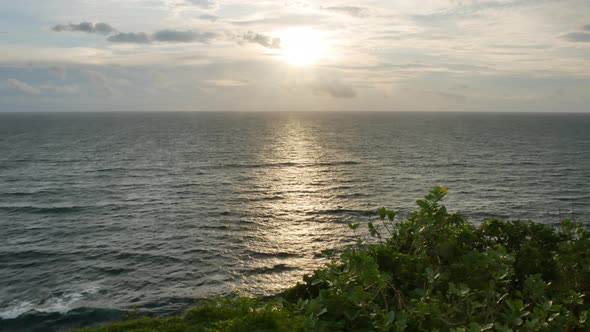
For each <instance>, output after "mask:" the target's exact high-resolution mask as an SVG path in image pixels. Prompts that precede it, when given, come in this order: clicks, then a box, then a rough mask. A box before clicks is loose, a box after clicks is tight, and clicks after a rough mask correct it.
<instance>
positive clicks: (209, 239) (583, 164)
mask: <svg viewBox="0 0 590 332" xmlns="http://www.w3.org/2000/svg"><path fill="white" fill-rule="evenodd" d="M588 184H590V116H588V115H575V114H565V115H556V114H552V115H549V114H467V113H463V114H460V113H456V114H452V113H444V114H435V113H388V114H379V113H142V114H137V113H135V114H133V113H121V114H115V113H104V114H0V318H1V319H3V320H2V321H0V329H2V326H4V328H10V329H19V328H20V329H31V328H34V327H37V328H45V329H66V328H68V327H71V326H79V325H88V324H90V323H93V322H100V321H103V320H109V319H112V318H114V317H118V316H119V315H120V312H119V311H117V310H113V309H128V308H130V307H132V306H134V305H138V306H140V307H142V308H145V309H146V310H151V311H152V312H154V313H156V314H163V313H169V312H178V311H180V310H183V309H185V308H187V307H188V306H190V305H191V303H193V299H198V298H203V297H206V296H210V295H215V294H227V293H229V292H232V291H235V290H238V291H240V292H242V293H246V294H256V295H260V294H272V293H275V292H277V291H280V290H282V289H284V288H286V287H288V286H290V285H293V284H294V283H296V282H297V281H298V280H299V279H300V277H301V276H302V275H303V274H304V273H306V272H309V271H311V270H312V269H314V268H316V267H318V265H319V264H321V262H322V261H321V260H320V259H318V256H319V255H320V253H321V252H322V250H324V249H327V248H336V247H340V246H342V245H344V244H345V243H347V242H349V241H350V240H351V233H350V231H349V230H348V227H347V226H346V225H347V223H349V222H351V221H360V222H363V221H368V220H369V217H368V216H367V215H366V212H367V211H369V210H372V209H375V208H376V207H378V206H382V205H385V206H388V207H391V208H395V209H398V210H400V211H402V212H403V213H408V212H409V211H410V210H411V209H412V208H413V206H414V201H415V200H416V199H417V198H419V197H420V196H422V195H423V194H425V193H426V192H427V191H428V190H429V189H430V188H431V187H433V186H435V185H444V186H447V187H449V188H450V194H449V199H448V201H447V206H448V207H449V208H450V209H451V210H454V211H460V212H462V213H463V214H464V215H466V216H467V217H468V218H469V219H470V220H472V221H473V222H481V221H482V220H484V219H486V218H490V217H499V218H504V219H519V218H522V219H533V220H536V221H540V222H544V223H550V224H553V223H556V222H558V221H559V219H560V218H565V217H571V216H572V215H573V216H574V217H575V218H576V219H578V220H580V221H582V222H586V221H588V220H590V219H589V217H590V191H588ZM76 308H97V309H76ZM99 308H100V309H99ZM73 309H76V310H73ZM72 310H73V311H72ZM67 312H69V314H68V315H69V316H68V315H62V314H63V313H67ZM72 316H73V317H74V318H72V319H69V318H67V317H70V318H71V317H72ZM64 317H66V318H64ZM72 321H75V322H72Z"/></svg>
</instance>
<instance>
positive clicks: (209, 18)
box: [197, 14, 219, 22]
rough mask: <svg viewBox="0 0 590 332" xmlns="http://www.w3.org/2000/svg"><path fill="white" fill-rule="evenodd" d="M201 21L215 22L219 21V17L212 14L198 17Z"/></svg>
mask: <svg viewBox="0 0 590 332" xmlns="http://www.w3.org/2000/svg"><path fill="white" fill-rule="evenodd" d="M197 18H198V19H199V20H203V21H211V22H215V21H217V20H218V19H219V17H218V16H215V15H211V14H203V15H200V16H198V17H197Z"/></svg>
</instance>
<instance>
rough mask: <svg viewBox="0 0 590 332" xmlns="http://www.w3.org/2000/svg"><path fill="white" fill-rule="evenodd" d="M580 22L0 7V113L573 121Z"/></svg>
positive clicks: (370, 12) (335, 9)
mask: <svg viewBox="0 0 590 332" xmlns="http://www.w3.org/2000/svg"><path fill="white" fill-rule="evenodd" d="M587 13H590V1H588V0H563V1H554V0H423V1H409V0H408V1H389V0H364V1H363V0H359V1H347V0H331V1H304V0H292V1H291V0H287V1H269V0H259V1H248V2H244V1H237V0H126V1H114V0H103V1H84V0H52V1H38V0H20V1H8V2H6V3H5V4H3V5H2V6H0V49H1V50H2V51H1V52H0V111H27V110H32V111H53V110H58V111H59V110H67V111H101V110H107V111H113V110H134V111H136V110H146V111H156V110H195V111H199V110H206V111H216V110H261V111H271V110H310V111H315V110H358V111H363V110H376V111H556V112H566V111H570V112H584V111H588V110H589V109H588V107H587V105H588V104H590V94H588V91H590V17H589V16H588V15H587ZM294 36H295V37H294Z"/></svg>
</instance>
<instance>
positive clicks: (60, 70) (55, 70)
mask: <svg viewBox="0 0 590 332" xmlns="http://www.w3.org/2000/svg"><path fill="white" fill-rule="evenodd" d="M47 71H48V72H49V73H50V74H51V75H54V76H56V77H59V78H61V79H62V80H63V79H64V78H65V76H66V69H65V68H64V67H61V66H52V67H49V68H47Z"/></svg>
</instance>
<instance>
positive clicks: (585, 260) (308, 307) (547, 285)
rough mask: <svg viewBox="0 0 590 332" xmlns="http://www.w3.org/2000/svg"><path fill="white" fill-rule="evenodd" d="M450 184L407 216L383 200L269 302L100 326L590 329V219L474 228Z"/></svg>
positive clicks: (230, 302) (240, 301) (224, 304)
mask: <svg viewBox="0 0 590 332" xmlns="http://www.w3.org/2000/svg"><path fill="white" fill-rule="evenodd" d="M446 192H447V190H446V188H440V187H436V188H434V189H433V190H432V191H431V192H430V193H429V194H428V195H426V196H425V198H424V199H421V200H418V201H417V204H418V207H419V209H418V210H417V211H415V212H413V213H412V214H411V215H410V216H409V217H407V218H405V219H401V218H399V217H398V216H397V214H396V212H394V211H392V210H388V209H386V208H381V209H379V210H378V211H377V214H378V216H379V219H378V220H376V222H375V223H369V224H368V227H369V228H368V231H369V234H370V237H369V240H367V239H360V237H359V241H358V244H357V245H355V246H352V247H349V248H347V249H345V250H344V251H343V252H341V253H340V254H339V255H335V256H334V257H333V259H332V262H331V263H330V264H328V265H327V266H325V267H324V268H322V269H320V270H317V271H315V272H314V273H313V274H312V275H309V276H306V277H304V280H303V283H301V284H298V285H296V286H294V287H292V288H290V289H288V290H287V291H285V292H284V293H282V294H280V295H279V296H277V297H275V298H274V299H273V300H262V299H249V298H239V297H238V298H222V299H213V300H211V301H210V303H208V304H206V305H203V306H199V307H196V308H193V309H191V310H189V311H188V312H187V313H186V314H185V315H183V316H178V317H171V318H140V319H136V320H129V321H124V322H118V323H113V324H110V325H107V326H104V327H101V328H98V329H97V330H95V331H513V330H517V331H590V321H589V319H590V317H588V316H589V312H590V299H589V294H590V234H589V232H588V231H587V230H586V229H585V228H584V227H583V226H581V225H578V224H577V223H575V222H574V221H572V220H563V221H561V224H560V227H557V228H555V227H551V226H547V225H543V224H537V223H533V222H525V221H508V222H504V221H499V220H495V219H494V220H488V221H486V222H484V223H482V224H481V225H479V226H475V225H473V224H470V223H467V222H466V221H465V220H464V219H463V218H462V217H461V216H460V215H458V214H453V213H449V212H448V211H447V209H446V208H445V207H444V206H443V205H442V204H441V201H442V200H443V198H444V196H445V195H446ZM349 226H350V228H352V229H353V230H356V229H357V228H358V227H359V224H351V225H349ZM88 331H90V330H88Z"/></svg>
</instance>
